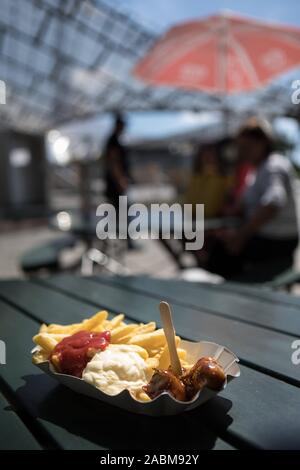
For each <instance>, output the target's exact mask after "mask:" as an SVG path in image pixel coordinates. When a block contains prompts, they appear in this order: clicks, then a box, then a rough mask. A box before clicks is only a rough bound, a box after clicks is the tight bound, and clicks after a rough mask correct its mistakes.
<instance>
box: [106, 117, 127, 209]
mask: <svg viewBox="0 0 300 470" xmlns="http://www.w3.org/2000/svg"><path fill="white" fill-rule="evenodd" d="M125 125H126V123H125V121H124V119H123V117H122V116H121V115H120V114H117V115H116V116H115V123H114V128H113V132H112V134H111V135H110V136H109V138H108V140H107V142H106V145H105V151H104V166H105V181H106V192H105V195H106V197H107V198H108V200H109V202H111V204H113V205H114V206H115V207H116V208H118V204H119V196H122V195H124V194H125V193H126V191H127V188H128V184H129V165H128V158H127V152H126V149H125V147H124V146H123V145H122V143H121V142H120V137H121V135H122V133H123V131H124V129H125Z"/></svg>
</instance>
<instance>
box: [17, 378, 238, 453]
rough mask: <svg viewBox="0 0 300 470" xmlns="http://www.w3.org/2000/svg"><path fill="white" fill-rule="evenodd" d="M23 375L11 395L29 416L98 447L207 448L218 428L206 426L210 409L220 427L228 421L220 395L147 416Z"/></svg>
mask: <svg viewBox="0 0 300 470" xmlns="http://www.w3.org/2000/svg"><path fill="white" fill-rule="evenodd" d="M23 380H24V381H25V384H24V385H23V386H22V387H20V388H19V389H18V390H17V395H18V397H19V398H20V399H21V400H22V401H26V403H30V413H31V414H32V415H33V416H34V417H35V418H40V419H43V420H45V421H49V422H51V423H53V424H55V425H56V426H59V427H61V428H64V429H65V430H67V431H68V432H70V433H72V434H75V435H78V436H80V437H82V438H83V439H86V440H88V441H91V442H92V443H94V444H95V445H99V446H100V447H102V448H108V449H134V448H135V449H155V450H159V449H170V450H171V449H177V450H178V449H192V448H194V449H195V448H197V449H199V450H201V449H213V448H214V447H215V445H216V440H217V438H218V434H219V433H218V434H217V433H216V432H214V431H213V430H212V428H213V426H211V425H210V429H208V427H206V424H205V423H207V422H209V419H210V416H211V413H213V414H214V415H217V416H218V429H219V431H221V432H222V433H223V432H224V430H225V429H226V428H227V427H228V426H229V425H230V423H231V422H232V419H231V417H230V416H228V414H227V413H228V411H229V410H230V408H231V406H232V402H231V401H230V400H227V399H225V398H222V397H216V398H214V399H213V400H211V401H210V402H208V403H206V404H204V405H202V406H201V408H199V409H198V410H192V411H190V412H187V413H184V414H182V415H177V416H170V417H148V416H143V415H137V414H133V413H128V412H126V411H123V410H121V409H119V408H117V407H114V406H111V405H108V404H105V403H102V402H101V401H97V400H95V399H93V398H89V397H85V396H82V395H78V394H76V393H74V392H72V391H71V390H69V389H67V388H66V387H64V386H62V385H58V384H56V382H55V381H54V380H53V379H51V378H50V377H48V376H47V375H43V374H40V375H28V376H25V377H23ZM211 424H212V423H211ZM55 437H56V438H58V436H57V435H56V436H55ZM66 439H67V438H66ZM64 444H66V445H68V443H67V442H66V443H63V445H64Z"/></svg>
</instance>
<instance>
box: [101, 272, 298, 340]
mask: <svg viewBox="0 0 300 470" xmlns="http://www.w3.org/2000/svg"><path fill="white" fill-rule="evenodd" d="M95 279H99V280H100V282H104V283H108V284H113V285H120V286H124V288H126V289H133V290H134V291H138V292H142V293H146V294H149V295H154V296H155V297H157V298H161V297H162V296H164V298H165V299H166V300H169V301H171V302H173V303H177V304H178V305H186V306H191V307H193V308H197V309H199V310H201V311H203V310H204V311H205V312H209V313H211V314H213V315H221V316H223V317H226V318H231V319H234V320H238V321H242V322H245V323H249V324H252V325H255V326H260V327H264V328H268V329H271V330H275V331H279V332H282V333H285V334H290V335H292V336H295V335H298V334H299V336H300V315H299V309H300V304H299V305H298V306H296V305H290V304H287V303H281V301H280V297H279V299H278V297H276V296H275V299H276V300H275V301H273V302H271V301H270V298H272V297H270V298H267V297H266V298H264V297H263V296H261V297H259V298H257V297H256V295H255V293H256V292H257V291H258V296H259V294H260V290H259V289H258V288H256V289H252V290H251V294H250V292H249V291H248V292H247V294H244V292H243V291H237V290H234V287H232V288H231V289H230V288H228V289H226V288H225V287H223V286H219V285H217V286H216V285H212V284H209V285H208V284H199V283H198V284H195V283H191V282H183V281H174V280H164V279H163V280H161V279H153V278H149V277H138V278H134V277H124V276H119V277H117V278H111V277H109V276H97V277H96V276H95ZM268 294H269V296H270V293H268ZM283 308H284V314H282V309H283Z"/></svg>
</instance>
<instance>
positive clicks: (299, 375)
mask: <svg viewBox="0 0 300 470" xmlns="http://www.w3.org/2000/svg"><path fill="white" fill-rule="evenodd" d="M161 299H165V300H168V301H169V302H170V303H171V304H172V307H173V314H174V321H175V325H176V329H177V332H178V334H180V335H181V336H182V337H183V338H185V339H189V340H201V339H206V340H213V341H215V342H219V343H221V344H224V345H226V346H227V347H229V348H230V349H231V350H233V351H234V352H235V353H236V354H237V355H238V356H239V357H240V362H241V377H240V378H239V379H236V380H235V381H233V382H232V383H231V384H230V385H229V386H228V387H227V388H226V389H225V391H223V392H222V393H221V394H220V395H219V396H218V397H216V398H214V399H213V400H211V401H210V402H208V403H206V404H205V405H203V406H202V407H201V408H199V409H198V410H194V411H191V412H189V413H185V414H183V415H180V416H174V417H167V418H159V419H158V418H150V417H145V416H138V415H130V414H128V413H126V412H124V411H122V410H119V409H117V408H114V407H111V406H108V405H105V404H102V403H100V402H98V401H95V400H93V399H89V398H87V397H82V396H79V395H76V394H75V393H73V392H72V391H70V390H68V389H66V388H64V387H63V386H61V385H58V384H57V383H56V381H54V380H53V379H52V378H50V377H49V376H47V375H45V374H43V373H41V372H40V371H39V370H38V369H37V368H36V367H34V366H33V365H32V364H31V357H30V350H31V348H32V342H31V337H32V336H33V335H34V334H35V333H36V331H37V329H38V326H39V324H40V323H41V322H46V323H49V322H55V323H60V322H61V323H70V322H75V321H78V320H81V319H83V318H86V317H87V316H90V315H92V314H93V313H95V312H96V311H97V310H99V309H100V308H106V309H108V310H109V311H110V312H111V314H115V313H120V312H123V313H125V314H126V316H127V319H128V320H129V321H143V322H147V321H150V320H155V321H156V322H157V323H158V325H159V324H160V321H159V313H158V302H159V300H161ZM298 338H300V299H298V298H296V297H291V296H289V295H287V294H281V293H273V292H269V291H264V290H261V289H256V288H253V287H249V288H248V287H245V286H243V287H240V286H238V285H235V284H223V285H221V286H212V285H204V284H202V285H198V284H195V283H184V282H182V281H180V282H179V281H162V280H153V279H149V278H146V277H126V278H125V277H124V278H122V277H104V276H102V277H99V276H98V277H92V278H80V277H75V276H70V275H61V276H57V277H53V278H49V279H45V280H34V281H2V282H0V339H1V340H3V341H5V342H6V347H7V363H6V365H0V448H2V449H134V448H136V449H152V450H156V451H159V450H160V449H161V450H163V449H166V448H168V449H170V450H171V449H173V450H175V449H176V450H178V449H198V450H201V449H236V448H238V449H253V448H262V449H283V448H287V449H290V448H298V449H299V448H300V420H299V410H300V390H299V387H300V365H299V366H297V365H294V364H293V363H292V361H291V354H292V352H293V350H292V348H291V344H292V342H293V341H294V340H295V339H298Z"/></svg>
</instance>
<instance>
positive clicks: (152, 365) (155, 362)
mask: <svg viewBox="0 0 300 470" xmlns="http://www.w3.org/2000/svg"><path fill="white" fill-rule="evenodd" d="M146 363H147V366H148V367H149V369H158V367H159V359H158V358H157V357H149V358H148V359H146Z"/></svg>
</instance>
